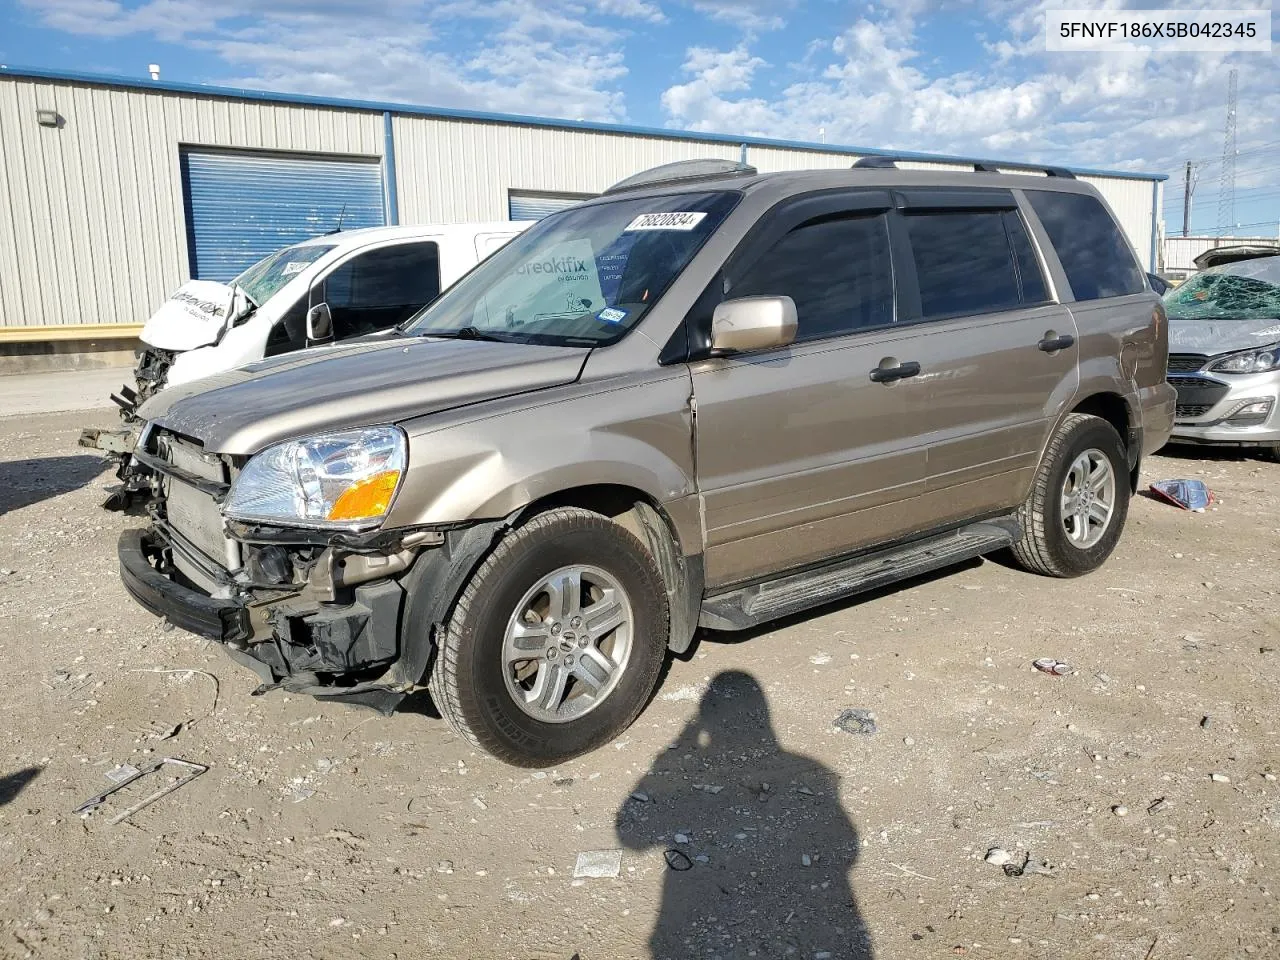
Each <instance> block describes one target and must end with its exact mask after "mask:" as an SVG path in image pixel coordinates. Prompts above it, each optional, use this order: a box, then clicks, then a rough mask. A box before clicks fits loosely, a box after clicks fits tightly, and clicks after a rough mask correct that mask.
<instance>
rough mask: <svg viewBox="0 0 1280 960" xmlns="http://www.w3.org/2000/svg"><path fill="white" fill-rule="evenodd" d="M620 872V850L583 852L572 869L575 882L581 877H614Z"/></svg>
mask: <svg viewBox="0 0 1280 960" xmlns="http://www.w3.org/2000/svg"><path fill="white" fill-rule="evenodd" d="M621 870H622V851H621V850H584V851H583V852H582V853H579V854H578V862H577V863H576V864H574V867H573V877H574V879H575V880H577V879H580V878H582V877H593V878H608V877H616V876H617V875H618V873H619V872H620V871H621Z"/></svg>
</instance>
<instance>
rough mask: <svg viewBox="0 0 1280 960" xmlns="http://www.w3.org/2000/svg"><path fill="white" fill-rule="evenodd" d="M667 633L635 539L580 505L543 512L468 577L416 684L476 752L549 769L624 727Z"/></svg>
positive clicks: (661, 592)
mask: <svg viewBox="0 0 1280 960" xmlns="http://www.w3.org/2000/svg"><path fill="white" fill-rule="evenodd" d="M668 630H669V619H668V611H667V594H666V590H665V588H664V585H663V582H662V575H661V573H660V572H659V570H658V566H657V564H656V563H655V562H654V559H653V557H652V556H651V555H650V553H649V551H648V550H647V549H646V548H645V547H644V545H643V544H642V543H641V542H640V541H639V540H638V539H637V538H636V537H635V535H634V534H632V533H631V532H630V531H628V530H626V529H625V528H623V527H622V526H620V525H618V524H616V523H614V522H613V521H612V520H610V519H609V518H608V517H604V516H601V515H600V514H597V513H592V512H591V511H588V510H581V509H577V508H561V509H556V510H549V511H547V512H546V513H542V514H539V515H537V516H535V517H534V518H533V519H531V520H530V521H529V522H528V523H526V524H524V525H523V526H521V527H519V528H517V529H515V530H513V531H511V532H510V533H508V534H507V535H506V536H505V537H504V538H503V539H502V540H501V541H499V543H498V545H497V546H496V547H495V548H494V550H493V552H492V553H491V554H490V555H489V557H488V558H487V559H486V560H485V561H484V562H483V563H482V564H481V565H480V567H479V568H478V569H477V570H476V571H475V573H474V574H473V575H472V577H471V579H470V581H469V582H468V583H467V585H466V587H465V588H464V589H463V591H462V595H461V597H460V598H459V600H458V603H457V605H456V606H455V608H454V611H453V614H452V616H450V618H449V622H448V624H447V625H446V627H445V629H444V630H443V631H442V636H441V640H440V649H439V651H438V652H437V656H436V660H435V665H434V667H433V669H432V672H431V678H430V680H429V682H428V685H429V688H430V690H431V695H432V698H433V699H434V700H435V703H436V706H437V707H438V708H439V710H440V712H441V714H443V715H444V717H445V719H446V720H448V722H449V723H450V725H451V726H452V727H453V728H454V729H455V730H457V731H458V732H459V733H461V734H462V735H463V736H464V737H466V738H467V739H468V740H470V741H471V742H472V743H474V744H475V745H476V746H478V747H480V748H481V749H483V750H486V751H488V752H489V753H491V754H493V755H494V756H495V757H497V758H498V759H500V760H503V761H505V762H507V763H510V764H514V765H516V766H523V767H543V766H550V765H552V764H555V763H559V762H561V761H563V760H567V759H569V758H571V757H575V756H578V755H579V754H583V753H587V752H589V751H591V750H594V749H596V748H597V747H599V746H602V745H603V744H605V743H608V742H609V741H610V740H612V739H614V738H615V737H616V736H618V734H620V733H621V732H622V731H623V730H625V729H626V728H627V727H628V726H630V725H631V723H632V721H633V720H635V718H636V716H637V715H639V713H640V711H641V710H642V709H643V708H644V705H645V704H646V703H647V702H648V700H649V697H650V695H651V694H652V693H653V689H654V686H655V685H656V684H657V681H658V674H659V671H660V670H661V668H662V662H663V659H664V657H665V655H666V647H667V635H668Z"/></svg>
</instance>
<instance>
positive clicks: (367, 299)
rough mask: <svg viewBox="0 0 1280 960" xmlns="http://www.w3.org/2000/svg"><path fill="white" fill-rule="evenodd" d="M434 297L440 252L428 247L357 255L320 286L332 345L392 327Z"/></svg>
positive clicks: (432, 245) (401, 247) (426, 243)
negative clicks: (322, 289) (331, 318)
mask: <svg viewBox="0 0 1280 960" xmlns="http://www.w3.org/2000/svg"><path fill="white" fill-rule="evenodd" d="M439 294H440V251H439V248H438V247H437V246H436V244H435V243H434V242H432V241H423V242H419V243H399V244H396V245H395V246H390V247H379V248H377V249H376V250H369V251H367V252H365V253H360V254H357V255H356V256H354V257H352V258H351V259H350V260H348V261H346V262H345V263H343V264H342V265H341V266H339V267H338V268H337V269H336V270H334V271H333V272H332V273H331V274H329V276H328V277H327V278H325V281H324V301H325V302H326V303H328V304H329V312H330V313H331V314H332V316H333V337H334V339H335V340H345V339H347V338H348V337H359V336H364V335H365V334H369V333H375V332H377V331H378V330H385V329H387V328H388V327H394V326H395V325H396V324H398V323H402V322H404V321H405V320H408V319H409V318H410V317H411V316H413V315H414V314H415V313H417V312H418V310H420V309H421V308H422V307H423V306H425V305H426V304H428V303H430V302H431V301H432V300H434V299H435V298H436V297H437V296H439Z"/></svg>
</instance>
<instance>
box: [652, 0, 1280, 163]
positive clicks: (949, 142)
mask: <svg viewBox="0 0 1280 960" xmlns="http://www.w3.org/2000/svg"><path fill="white" fill-rule="evenodd" d="M989 2H990V3H991V7H990V9H991V11H992V13H991V19H990V20H988V21H986V22H983V23H982V24H980V25H981V26H982V27H983V28H984V29H985V30H986V35H988V36H989V39H987V41H986V46H987V49H988V50H989V51H990V52H991V53H992V54H994V56H992V57H991V59H990V60H989V61H987V62H986V63H984V64H982V65H981V66H980V67H976V68H974V69H971V70H964V71H958V72H947V71H945V70H940V69H939V68H938V67H937V65H936V62H935V61H933V60H931V59H930V58H929V57H927V56H925V55H924V53H923V52H922V51H921V50H920V49H919V48H918V42H917V40H916V35H915V27H914V21H913V19H912V17H913V16H914V15H916V12H915V11H912V10H907V11H906V12H904V8H902V7H895V8H893V9H892V10H891V11H890V10H886V11H885V12H883V13H882V14H881V15H880V16H879V17H876V16H875V15H872V16H868V17H864V18H862V19H859V20H858V21H857V22H855V23H853V24H852V25H851V26H849V27H848V28H847V29H845V30H843V31H842V32H840V33H839V34H838V36H836V37H835V38H834V40H833V41H832V43H831V44H830V47H829V49H828V48H824V47H820V46H818V47H814V46H811V47H810V49H809V51H808V52H807V53H806V56H805V58H804V60H803V62H802V63H801V64H797V65H793V69H796V71H797V73H796V76H797V77H798V79H796V80H795V81H794V82H792V83H791V84H790V85H787V86H785V87H783V88H781V89H780V90H776V91H775V92H770V93H769V94H768V95H767V96H761V94H760V91H761V89H768V88H763V87H762V86H760V85H757V84H754V83H753V80H759V79H763V78H764V77H765V76H771V75H773V73H772V72H771V71H768V70H767V65H765V64H763V63H762V62H761V61H760V59H759V58H758V57H756V56H754V55H753V53H752V52H751V48H750V45H749V44H740V45H738V46H736V47H734V48H732V49H729V50H720V51H717V50H711V49H707V48H706V47H704V46H699V47H694V48H691V49H690V50H689V51H688V56H687V58H686V61H685V65H684V67H685V71H686V73H687V74H689V76H688V77H687V78H686V79H684V80H683V81H682V82H681V83H678V84H675V85H672V86H670V87H668V88H667V90H666V91H665V92H664V93H663V95H662V101H661V102H662V105H663V107H664V109H665V110H666V112H667V115H668V121H669V123H670V124H671V125H672V126H676V127H690V128H693V129H697V130H706V131H715V132H720V133H730V134H747V135H761V136H769V137H782V138H794V139H801V140H814V139H816V138H817V133H818V130H819V129H820V128H825V132H826V139H827V142H828V143H845V144H851V145H859V146H866V147H877V148H884V149H902V150H921V151H930V152H944V153H954V154H962V155H968V156H1002V157H1008V158H1010V159H1022V158H1025V159H1030V160H1037V159H1038V160H1044V161H1046V162H1049V161H1053V162H1059V163H1069V164H1072V165H1076V166H1094V167H1120V168H1124V169H1143V170H1153V171H1170V170H1173V169H1176V168H1177V167H1178V166H1179V165H1180V161H1181V159H1182V158H1184V157H1187V156H1192V157H1196V156H1212V155H1214V154H1215V152H1219V151H1220V150H1221V143H1222V140H1221V137H1222V133H1221V131H1222V125H1223V117H1224V112H1225V107H1224V100H1225V92H1226V75H1227V70H1228V69H1229V65H1230V64H1229V63H1228V62H1227V60H1226V58H1224V57H1223V56H1222V55H1214V54H1200V55H1186V54H1182V55H1168V54H1162V55H1156V54H1145V53H1134V54H1124V55H1115V54H1047V53H1045V52H1044V49H1043V12H1042V11H1043V7H1044V6H1045V3H1043V2H1042V3H1040V4H1037V5H1036V6H1035V7H1034V8H1032V9H1030V10H1027V9H1025V8H1016V9H1015V8H1014V7H1013V6H1012V5H1011V4H1007V3H1005V0H989ZM917 8H918V5H917ZM1037 31H1039V32H1037ZM976 34H977V31H976V30H975V36H974V42H975V43H981V42H982V41H981V40H980V39H979V38H978V36H977V35H976ZM1037 44H1038V47H1037V46H1036V45H1037ZM1247 62H1248V69H1247V70H1241V73H1240V100H1241V104H1242V108H1241V110H1240V114H1239V126H1240V143H1241V148H1242V149H1244V148H1245V147H1246V146H1247V145H1248V144H1250V143H1252V142H1256V141H1261V140H1263V139H1267V140H1270V139H1274V137H1275V135H1274V134H1272V133H1271V132H1270V131H1271V129H1272V127H1271V118H1272V117H1274V116H1275V113H1276V110H1277V109H1278V108H1280V68H1278V67H1277V64H1276V62H1275V61H1274V60H1272V59H1271V58H1269V57H1262V56H1253V57H1252V58H1250V59H1249V60H1248V61H1247Z"/></svg>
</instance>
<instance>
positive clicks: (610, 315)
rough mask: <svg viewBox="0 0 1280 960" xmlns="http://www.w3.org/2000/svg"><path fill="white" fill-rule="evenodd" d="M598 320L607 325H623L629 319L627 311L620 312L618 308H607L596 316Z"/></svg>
mask: <svg viewBox="0 0 1280 960" xmlns="http://www.w3.org/2000/svg"><path fill="white" fill-rule="evenodd" d="M596 319H597V320H603V321H604V322H605V323H621V322H622V321H623V320H625V319H627V311H625V310H619V309H617V308H616V307H605V308H604V309H603V310H601V311H600V312H599V313H597V314H596Z"/></svg>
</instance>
